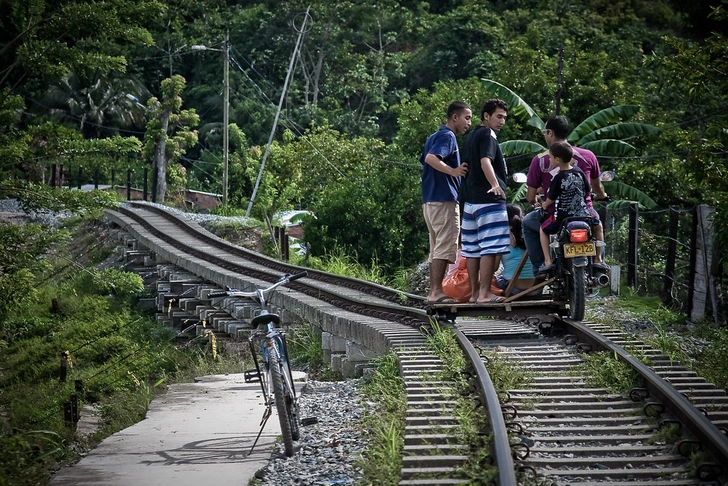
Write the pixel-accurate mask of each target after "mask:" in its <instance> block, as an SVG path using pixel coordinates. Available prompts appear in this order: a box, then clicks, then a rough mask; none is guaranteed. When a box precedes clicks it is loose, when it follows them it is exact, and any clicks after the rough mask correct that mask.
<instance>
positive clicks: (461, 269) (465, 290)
mask: <svg viewBox="0 0 728 486" xmlns="http://www.w3.org/2000/svg"><path fill="white" fill-rule="evenodd" d="M442 291H443V292H445V295H447V296H448V297H452V298H453V299H455V300H457V301H459V302H462V303H465V302H467V301H468V300H470V295H471V291H470V279H469V278H468V269H467V268H466V266H465V258H463V257H462V255H460V250H458V256H457V258H456V259H455V263H454V264H452V265H450V267H449V268H448V272H447V275H446V276H445V279H444V280H443V281H442Z"/></svg>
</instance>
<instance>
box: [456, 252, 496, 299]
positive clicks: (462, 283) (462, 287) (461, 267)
mask: <svg viewBox="0 0 728 486" xmlns="http://www.w3.org/2000/svg"><path fill="white" fill-rule="evenodd" d="M466 261H467V260H466V259H465V258H463V257H462V255H460V250H458V256H457V258H456V259H455V263H453V264H452V265H450V266H449V267H448V272H447V275H446V276H445V278H444V279H443V281H442V291H443V292H445V295H447V296H448V297H452V298H453V299H455V300H457V301H459V302H461V303H463V304H464V303H466V302H467V301H469V300H470V296H471V295H472V290H471V288H470V278H469V277H468V269H467V266H466ZM490 292H491V293H492V294H494V295H503V290H502V289H499V288H498V286H497V283H496V278H495V275H494V276H493V279H492V280H491V283H490Z"/></svg>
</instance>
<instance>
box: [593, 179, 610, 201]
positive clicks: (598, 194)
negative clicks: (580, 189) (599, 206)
mask: <svg viewBox="0 0 728 486" xmlns="http://www.w3.org/2000/svg"><path fill="white" fill-rule="evenodd" d="M590 182H591V192H593V193H594V199H596V200H598V199H608V197H609V196H607V192H606V191H605V190H604V184H602V181H601V179H599V178H596V179H592V180H591V181H590Z"/></svg>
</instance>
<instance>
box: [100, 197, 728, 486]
mask: <svg viewBox="0 0 728 486" xmlns="http://www.w3.org/2000/svg"><path fill="white" fill-rule="evenodd" d="M109 218H110V219H111V220H112V221H113V222H114V223H115V224H117V225H119V226H120V227H122V228H123V229H124V231H126V232H128V233H129V234H132V235H133V236H134V238H135V240H137V241H138V242H139V244H140V245H141V246H143V247H145V248H153V252H154V254H155V256H156V257H157V258H159V259H162V260H164V261H166V262H170V263H172V264H174V265H175V266H178V267H180V268H182V269H183V270H184V271H185V272H189V273H190V274H192V275H194V276H195V277H194V278H191V279H189V282H188V284H187V290H184V291H183V292H177V293H176V294H175V293H174V292H171V295H167V296H162V297H161V301H160V302H161V303H160V305H159V306H158V307H159V309H160V310H162V311H166V312H167V313H171V312H172V308H173V305H172V302H176V306H179V307H178V309H179V310H180V311H182V310H187V311H189V308H188V306H187V303H186V300H193V301H195V302H196V306H197V307H202V308H203V309H204V308H206V309H208V310H210V305H209V304H211V303H210V302H209V300H206V299H205V295H206V292H205V289H211V288H215V287H224V286H227V287H232V288H240V289H244V290H245V289H247V288H248V287H250V286H253V285H257V283H256V282H257V281H260V280H262V281H265V282H272V281H274V280H276V279H277V278H278V276H280V274H281V273H295V272H297V271H299V270H301V269H300V268H299V267H295V266H291V265H287V264H285V263H283V262H280V261H277V260H274V259H271V258H267V257H265V256H262V255H260V254H257V253H255V252H250V251H247V250H244V249H242V248H239V247H237V246H234V245H231V244H229V243H227V242H225V241H224V240H221V239H220V238H217V237H215V236H214V235H211V234H210V233H208V232H207V231H205V230H204V229H202V228H201V227H200V226H199V225H197V224H195V223H192V222H190V221H189V220H186V219H185V218H183V217H179V216H178V215H175V214H173V213H170V212H168V211H166V210H164V209H161V208H159V207H157V206H152V205H147V204H126V205H124V206H123V207H120V208H118V209H117V210H114V211H109ZM308 272H309V278H307V279H301V280H299V281H297V282H295V283H294V285H291V286H290V289H291V290H290V291H288V292H289V293H287V294H285V295H281V296H280V299H279V301H278V302H276V301H275V299H274V300H273V303H274V304H275V305H280V306H281V307H282V308H284V309H287V308H288V307H290V306H296V307H297V311H298V312H300V313H302V314H305V315H306V316H307V317H308V318H312V319H320V320H322V321H327V322H331V323H332V324H331V325H332V326H336V325H339V326H344V327H347V329H349V331H350V332H351V333H353V334H356V338H354V337H352V339H357V338H362V339H371V340H373V342H375V344H377V345H381V346H383V347H384V348H389V349H395V350H396V352H397V354H398V356H399V359H400V363H401V372H402V376H403V378H404V380H405V387H406V391H407V403H408V410H407V419H406V428H405V444H404V457H403V466H402V480H401V482H400V484H401V485H403V486H406V485H438V484H439V485H448V484H480V483H478V481H479V480H471V478H469V477H468V476H466V475H465V474H464V471H465V470H469V471H471V472H472V470H473V458H474V457H476V456H479V454H477V452H478V451H475V450H474V449H473V445H472V444H465V443H462V437H461V436H460V434H459V425H460V424H459V421H460V418H459V416H458V403H459V402H460V401H462V400H466V401H468V400H470V401H472V400H476V401H477V402H478V403H479V404H480V407H478V410H479V411H481V412H482V413H483V414H484V416H485V423H486V424H487V427H486V428H487V429H488V430H487V433H489V434H490V439H489V440H488V441H487V442H486V443H485V446H484V447H487V449H488V452H489V455H488V462H489V463H490V464H488V466H487V467H489V468H492V470H493V471H494V472H493V475H494V480H495V481H496V482H497V483H498V484H501V485H502V486H507V485H515V484H518V483H519V482H520V483H521V484H583V485H591V484H596V483H599V484H623V485H624V486H630V485H636V484H667V483H670V484H676V485H678V486H680V485H697V484H704V485H707V484H711V485H712V484H724V483H725V477H726V474H725V470H724V467H723V465H724V464H728V445H727V444H728V439H726V436H725V434H724V433H723V431H724V430H725V425H726V423H727V422H728V399H726V398H725V392H723V391H722V390H717V389H715V387H714V386H712V385H711V384H709V383H706V382H705V380H702V379H701V378H699V377H697V376H695V374H694V373H691V372H689V371H687V370H685V369H683V368H681V367H680V366H679V365H677V364H675V363H670V362H669V360H667V358H664V357H662V356H660V355H659V353H657V352H656V351H654V350H650V349H647V348H646V347H645V346H644V345H643V344H641V343H632V344H630V347H631V348H634V347H636V348H639V349H641V350H642V352H643V355H644V356H646V357H648V358H649V360H650V364H651V365H652V368H647V367H646V366H645V365H644V364H642V363H641V362H640V360H638V359H637V358H635V357H634V356H631V355H630V354H629V353H627V352H626V351H625V350H624V347H622V346H624V345H625V344H626V343H627V337H626V336H624V335H621V334H618V333H615V332H614V331H612V330H611V329H605V328H600V327H597V326H589V325H584V324H581V323H573V322H569V321H567V320H564V319H562V318H560V317H559V315H558V313H553V312H552V311H553V309H554V307H553V306H552V305H550V304H549V303H548V302H533V303H530V304H529V303H513V304H509V305H508V306H504V305H503V304H493V305H490V306H488V307H481V308H475V307H474V306H467V305H466V306H458V310H459V316H460V317H458V319H457V320H455V322H447V323H443V325H444V326H446V327H451V328H452V329H453V331H454V333H455V337H456V339H457V341H458V343H459V344H460V346H461V348H462V349H463V353H464V355H465V356H466V360H467V362H468V363H469V364H468V365H467V366H466V370H465V372H466V373H467V374H468V376H471V379H472V387H471V393H472V394H473V395H471V396H465V397H464V396H462V395H461V394H460V391H459V390H455V389H454V388H453V387H452V383H448V382H446V381H442V380H441V379H439V377H440V376H442V375H441V374H442V368H443V363H442V361H441V360H440V358H439V357H438V356H435V355H433V354H432V351H431V350H430V349H429V348H428V346H427V343H426V338H425V336H424V335H423V333H422V332H421V331H422V330H428V329H430V328H431V325H432V320H431V317H430V316H429V315H428V313H427V310H426V305H425V302H424V299H423V298H422V297H420V296H416V295H412V294H407V293H403V292H399V291H396V290H392V289H389V288H386V287H383V286H380V285H375V284H371V283H368V282H362V281H360V280H356V279H350V278H346V277H340V276H336V275H331V274H328V273H325V272H318V271H312V270H308ZM170 287H171V285H170ZM190 291H192V292H193V293H194V294H195V295H189V293H190ZM182 293H187V294H188V295H186V296H185V295H181V294H182ZM296 301H303V302H305V304H294V302H296ZM200 302H202V303H203V305H202V306H199V305H197V304H199V303H200ZM234 309H236V305H235V303H233V302H228V303H227V304H226V305H225V308H223V309H212V310H213V312H218V311H223V313H225V312H229V313H231V315H230V318H229V319H227V320H225V319H221V322H227V324H224V325H221V326H222V329H220V331H221V332H226V333H228V334H230V329H235V330H236V331H235V333H237V334H238V335H239V336H245V329H244V327H245V326H244V324H236V325H235V326H237V327H234V326H232V325H231V324H230V322H231V321H235V320H238V322H239V321H240V320H243V321H244V318H243V319H239V318H237V317H236V316H235V315H234V314H235V312H237V311H234ZM549 312H551V313H549ZM478 313H480V315H487V316H490V318H489V319H479V318H477V315H478ZM242 314H245V312H242ZM331 315H333V317H330V316H331ZM353 315H354V316H361V317H352V316H353ZM469 317H472V318H469ZM201 320H204V318H201ZM356 320H360V321H361V322H362V323H363V324H362V327H361V328H360V327H357V326H355V325H354V324H351V323H352V322H354V321H356ZM241 327H242V328H243V329H241ZM241 331H242V332H241ZM473 343H475V344H476V346H477V347H478V348H480V349H481V350H488V352H489V353H498V354H499V355H500V356H502V357H503V359H505V360H506V361H508V362H511V363H514V365H515V366H519V367H525V368H527V369H528V370H529V372H530V373H531V374H532V375H533V377H534V378H533V382H532V383H530V384H529V386H524V387H521V388H517V389H512V390H509V391H508V393H507V394H505V396H504V395H503V394H501V396H500V397H499V396H498V394H497V393H496V392H495V389H494V387H493V383H492V382H491V378H490V376H489V375H488V372H487V368H488V364H487V363H486V362H484V361H483V358H482V356H481V354H482V352H481V353H478V352H477V351H476V347H474V346H473ZM597 350H607V351H610V352H613V353H615V355H618V356H619V357H620V359H621V360H623V361H624V362H626V363H628V364H629V365H631V366H635V367H636V368H638V369H639V372H640V374H641V376H642V378H643V382H644V387H640V388H639V389H636V390H633V391H632V392H630V394H629V395H628V396H626V397H625V396H621V395H615V394H613V393H609V392H607V391H606V390H602V389H596V388H593V387H589V386H586V385H585V383H586V379H585V377H583V376H579V375H575V371H574V370H573V368H572V367H571V365H572V364H575V363H578V362H580V361H581V360H582V359H583V358H582V353H584V352H591V351H597ZM486 361H487V360H486ZM501 399H503V400H501ZM501 401H502V403H501ZM672 424H679V425H678V426H679V427H680V431H681V434H682V436H681V439H680V441H679V442H676V443H669V444H668V443H664V444H662V443H660V441H659V437H660V435H659V434H660V428H661V427H664V426H666V425H672ZM484 433H486V431H484ZM656 438H657V439H656ZM649 442H654V443H649ZM696 451H703V452H705V454H703V455H701V456H694V457H693V458H692V462H691V458H690V454H691V453H694V452H696ZM475 466H476V467H477V466H478V465H477V464H476V465H475Z"/></svg>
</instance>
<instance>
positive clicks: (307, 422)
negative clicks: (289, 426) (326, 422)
mask: <svg viewBox="0 0 728 486" xmlns="http://www.w3.org/2000/svg"><path fill="white" fill-rule="evenodd" d="M317 423H318V417H306V418H303V419H301V425H303V426H304V427H305V426H307V425H313V424H317Z"/></svg>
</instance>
